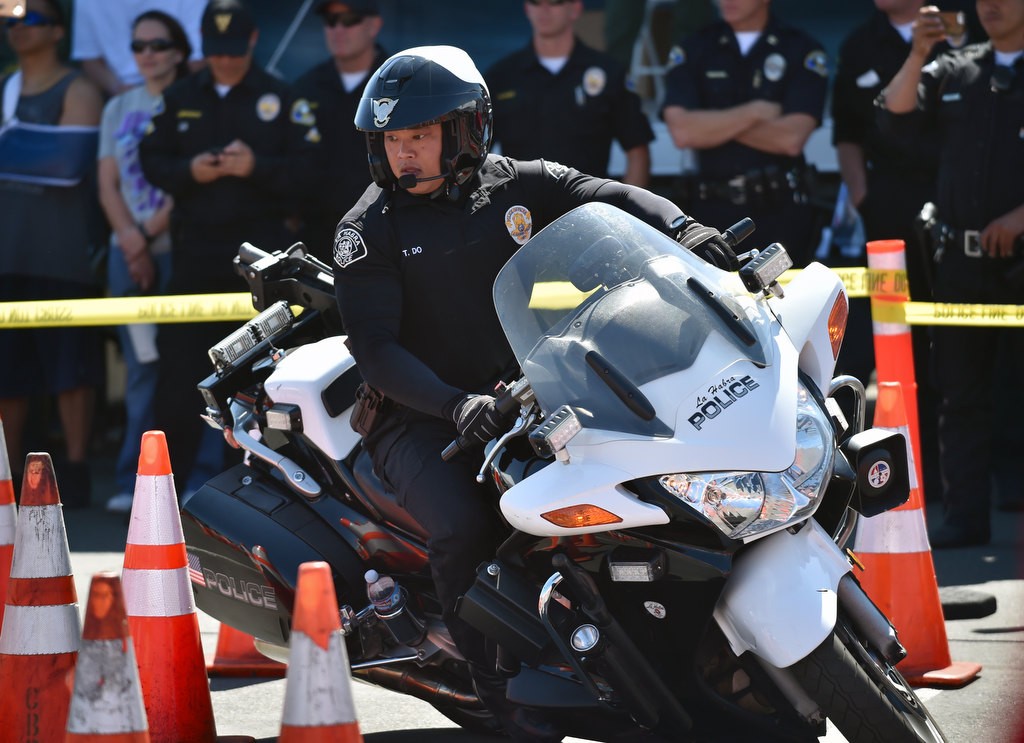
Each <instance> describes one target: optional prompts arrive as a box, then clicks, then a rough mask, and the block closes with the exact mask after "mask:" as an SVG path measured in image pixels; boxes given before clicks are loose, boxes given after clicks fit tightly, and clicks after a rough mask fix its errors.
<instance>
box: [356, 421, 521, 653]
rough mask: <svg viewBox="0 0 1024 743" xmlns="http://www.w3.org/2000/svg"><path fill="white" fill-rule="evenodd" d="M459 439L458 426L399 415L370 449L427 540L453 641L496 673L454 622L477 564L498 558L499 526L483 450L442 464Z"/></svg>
mask: <svg viewBox="0 0 1024 743" xmlns="http://www.w3.org/2000/svg"><path fill="white" fill-rule="evenodd" d="M455 436H456V430H455V425H454V424H453V423H449V422H448V421H444V420H441V419H440V418H433V417H430V416H425V415H420V414H418V413H414V412H411V411H408V410H401V411H400V412H398V413H395V414H393V415H392V417H391V418H389V420H388V421H385V422H384V423H383V424H382V425H381V426H380V429H379V430H378V431H374V432H373V434H371V436H370V437H369V438H368V440H367V446H368V447H369V449H370V454H371V455H372V457H373V466H374V471H375V472H376V473H377V475H378V477H380V478H381V480H382V481H383V482H384V484H385V485H387V487H388V489H389V490H391V491H392V492H393V493H394V494H395V496H396V497H397V499H398V504H399V505H400V506H402V508H404V509H405V510H406V511H408V512H409V513H410V514H412V516H413V517H414V518H415V519H416V520H417V521H418V522H419V524H420V525H421V526H422V527H423V528H424V529H425V530H426V532H427V534H428V535H429V538H428V540H427V549H428V551H429V553H430V571H431V574H432V575H433V578H434V585H435V587H436V589H437V595H438V599H439V600H440V601H441V605H442V608H443V612H444V614H443V616H444V621H445V624H446V625H447V626H448V629H449V631H450V632H451V634H452V639H453V640H455V644H456V645H457V646H458V648H459V650H460V651H461V652H462V654H463V655H464V656H465V657H466V659H467V660H469V661H471V662H473V663H476V664H478V665H480V666H481V667H484V666H487V665H490V667H492V668H493V661H488V659H487V657H486V654H485V652H484V642H483V636H482V635H481V634H480V633H479V632H477V631H476V630H474V629H473V628H471V627H470V626H469V625H467V624H465V623H464V622H463V621H462V620H460V619H458V618H457V617H456V616H455V604H456V601H457V600H458V598H459V596H461V595H462V594H463V593H465V592H466V590H467V589H468V588H469V587H470V585H472V583H473V580H474V578H475V576H476V569H477V567H478V566H479V564H480V563H481V562H482V561H484V560H486V559H488V558H490V557H492V556H493V555H494V551H495V549H496V548H497V545H498V541H499V539H500V529H499V524H500V523H501V522H500V519H499V517H498V514H497V511H496V503H495V502H492V501H490V500H488V492H487V490H486V489H485V488H483V487H482V486H480V485H478V484H477V482H476V479H475V478H476V473H477V470H478V469H479V467H480V464H481V462H482V454H481V452H480V449H474V450H471V451H470V452H465V453H462V454H460V455H458V456H457V457H455V458H454V459H453V460H451V461H450V462H443V461H442V460H441V451H442V450H443V449H444V448H445V447H446V446H448V444H450V443H451V441H452V439H454V438H455Z"/></svg>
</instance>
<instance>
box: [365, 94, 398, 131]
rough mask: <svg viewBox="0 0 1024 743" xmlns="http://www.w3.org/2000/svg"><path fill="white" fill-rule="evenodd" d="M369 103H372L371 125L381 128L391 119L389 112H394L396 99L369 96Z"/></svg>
mask: <svg viewBox="0 0 1024 743" xmlns="http://www.w3.org/2000/svg"><path fill="white" fill-rule="evenodd" d="M370 103H372V104H373V125H374V126H375V127H377V128H378V129H382V128H383V127H385V126H387V125H388V122H389V121H391V114H392V113H393V112H394V110H395V106H397V105H398V99H397V98H371V99H370Z"/></svg>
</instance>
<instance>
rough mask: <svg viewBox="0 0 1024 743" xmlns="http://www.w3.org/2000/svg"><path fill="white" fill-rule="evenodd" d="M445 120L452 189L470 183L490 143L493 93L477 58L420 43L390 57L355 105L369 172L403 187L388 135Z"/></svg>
mask: <svg viewBox="0 0 1024 743" xmlns="http://www.w3.org/2000/svg"><path fill="white" fill-rule="evenodd" d="M435 123H440V124H441V129H442V132H443V142H442V150H441V174H442V175H443V176H444V182H445V185H446V187H447V188H448V189H451V188H452V187H458V186H460V185H462V184H463V183H465V182H466V181H468V180H469V179H470V178H472V177H473V175H474V174H475V173H476V172H477V171H478V170H479V169H480V166H482V165H483V163H484V159H485V158H486V157H487V152H488V150H489V149H490V146H491V131H492V130H491V97H490V94H489V93H488V92H487V84H486V83H485V82H484V78H483V76H482V75H481V74H480V71H479V70H477V68H476V65H474V64H473V60H472V59H470V57H469V55H468V54H466V52H464V51H463V50H462V49H458V48H456V47H453V46H421V47H415V48H413V49H406V50H405V51H403V52H399V53H398V54H395V55H393V56H392V57H390V58H389V59H388V60H387V61H386V62H384V64H383V65H381V67H380V69H379V70H377V71H376V72H375V73H373V75H372V77H371V78H370V79H369V80H368V81H367V83H366V87H365V88H364V90H363V97H362V98H361V99H360V101H359V107H358V108H357V109H356V118H355V125H356V128H357V129H359V130H360V131H363V132H366V149H367V151H368V153H369V161H370V175H371V176H372V177H373V182H374V183H376V184H377V185H378V186H380V187H381V188H391V187H393V186H395V185H396V184H397V185H401V184H399V181H398V179H397V178H395V174H394V173H393V172H392V170H391V166H390V165H389V164H388V158H387V154H386V153H385V152H384V137H383V133H384V132H387V131H394V130H398V129H409V128H411V127H416V126H422V125H427V124H435Z"/></svg>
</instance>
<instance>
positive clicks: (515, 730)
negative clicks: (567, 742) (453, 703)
mask: <svg viewBox="0 0 1024 743" xmlns="http://www.w3.org/2000/svg"><path fill="white" fill-rule="evenodd" d="M469 668H470V675H471V676H472V677H473V688H474V689H476V693H477V696H478V697H480V701H482V702H483V703H484V705H485V706H486V707H487V709H489V710H490V711H491V712H492V713H493V714H494V716H495V717H496V718H497V719H498V721H499V722H500V723H501V726H502V727H503V728H504V730H505V732H506V733H507V734H508V736H509V737H510V738H511V739H512V740H514V741H517V742H518V743H559V742H560V741H561V740H562V738H563V737H564V736H563V735H562V733H560V732H558V730H556V729H555V727H554V726H552V725H551V723H549V722H548V721H546V720H544V719H543V718H542V716H541V715H540V714H539V713H537V712H536V711H535V710H530V709H521V708H517V707H516V706H515V705H514V704H512V703H511V702H509V701H508V696H507V695H506V693H505V689H506V685H507V682H506V681H505V679H503V678H502V677H501V676H498V675H497V674H495V673H491V672H489V671H487V670H485V669H483V668H481V667H480V666H478V665H476V664H475V663H471V664H470V666H469Z"/></svg>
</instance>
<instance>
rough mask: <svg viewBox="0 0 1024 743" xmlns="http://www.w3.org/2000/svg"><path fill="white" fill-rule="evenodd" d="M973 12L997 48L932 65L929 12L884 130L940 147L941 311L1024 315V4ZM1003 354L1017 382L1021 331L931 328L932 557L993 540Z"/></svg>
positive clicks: (888, 100) (888, 101) (936, 30)
mask: <svg viewBox="0 0 1024 743" xmlns="http://www.w3.org/2000/svg"><path fill="white" fill-rule="evenodd" d="M976 7H977V10H978V17H979V19H980V21H981V25H982V26H983V28H984V29H985V32H986V33H987V34H988V36H989V39H990V40H989V41H988V42H985V43H981V44H972V45H968V46H966V47H964V48H963V49H960V50H955V51H952V52H949V53H946V54H942V55H939V56H938V57H936V58H935V59H934V60H932V61H929V58H930V55H931V53H932V50H933V48H934V47H935V45H936V44H938V43H940V42H941V41H943V40H944V39H946V34H947V31H946V27H945V25H944V23H943V20H942V17H941V16H939V14H938V11H939V9H938V8H937V7H935V6H925V7H923V8H921V9H920V11H919V13H918V16H917V19H916V20H915V22H914V32H913V43H912V46H911V49H910V53H909V54H908V55H907V58H906V61H905V62H904V64H903V66H902V67H901V68H900V70H899V72H897V73H896V76H895V77H894V78H893V80H892V82H891V83H889V85H888V86H887V87H886V89H885V90H884V91H883V93H882V95H881V97H880V99H879V108H878V116H879V123H880V125H881V126H882V127H883V128H884V129H885V130H886V131H888V132H891V133H892V135H893V136H898V137H902V138H903V141H911V140H913V139H915V138H917V137H919V136H921V135H922V133H927V132H934V133H935V135H936V136H937V138H938V146H939V160H938V178H937V198H936V206H937V214H938V225H937V232H938V253H937V255H936V273H935V299H936V301H939V302H954V303H978V304H1024V179H1022V178H1021V176H1020V174H1021V173H1022V172H1024V128H1022V127H1021V122H1024V0H977V4H976ZM1000 343H1003V344H1005V345H1004V349H1005V351H1006V352H1007V353H1006V355H1005V359H1006V361H1007V362H1008V363H1009V364H1011V365H1012V366H1013V367H1015V368H1016V369H1017V370H1018V373H1019V370H1020V369H1024V329H1021V328H1001V327H971V326H956V325H950V326H935V327H933V328H932V371H933V378H934V381H935V385H936V388H937V390H938V392H939V394H940V396H941V404H940V408H939V451H940V455H941V462H940V467H941V472H942V500H943V516H944V519H943V523H942V524H941V525H940V526H939V527H938V528H937V529H935V530H933V531H932V532H931V533H930V534H929V537H930V541H931V546H932V547H933V548H938V549H941V548H947V547H965V546H971V545H981V544H987V543H988V542H989V540H990V538H991V516H990V500H991V493H990V491H991V485H990V479H991V475H992V451H993V426H992V421H993V390H992V386H993V375H994V372H995V371H996V369H995V363H996V362H995V360H996V358H997V354H996V349H997V347H998V344H1000ZM997 396H1000V397H1002V396H1001V395H997Z"/></svg>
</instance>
